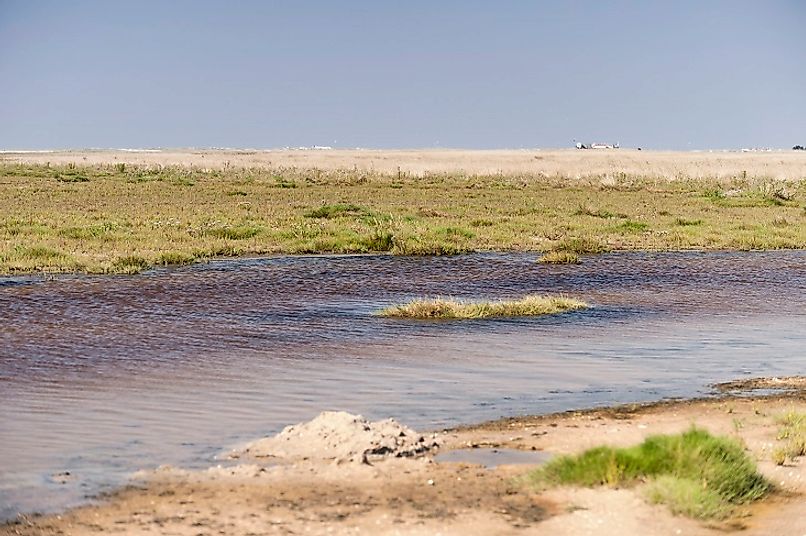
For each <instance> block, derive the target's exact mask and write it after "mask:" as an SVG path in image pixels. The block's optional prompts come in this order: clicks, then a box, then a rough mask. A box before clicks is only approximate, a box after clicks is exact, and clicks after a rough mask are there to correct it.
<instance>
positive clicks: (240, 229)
mask: <svg viewBox="0 0 806 536" xmlns="http://www.w3.org/2000/svg"><path fill="white" fill-rule="evenodd" d="M260 231H262V229H261V228H260V227H258V226H257V225H220V226H215V227H208V228H206V229H204V230H203V231H202V234H203V235H204V236H212V237H213V238H223V239H226V240H246V239H247V238H252V237H254V236H257V235H258V234H260Z"/></svg>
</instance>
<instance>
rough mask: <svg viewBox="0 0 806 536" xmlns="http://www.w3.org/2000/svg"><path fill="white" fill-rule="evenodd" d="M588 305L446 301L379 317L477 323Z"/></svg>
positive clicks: (563, 300) (540, 299) (418, 303)
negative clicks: (483, 320) (472, 321)
mask: <svg viewBox="0 0 806 536" xmlns="http://www.w3.org/2000/svg"><path fill="white" fill-rule="evenodd" d="M587 307H588V304H586V303H585V302H582V301H579V300H575V299H573V298H567V297H565V296H536V295H530V296H524V297H523V298H521V299H519V300H503V301H480V302H477V301H464V300H452V299H446V298H435V299H421V300H412V301H410V302H408V303H405V304H402V305H394V306H392V307H387V308H386V309H383V310H382V311H380V312H378V316H383V317H387V318H422V319H427V318H442V319H463V320H469V319H475V318H494V317H518V316H542V315H550V314H557V313H564V312H566V311H576V310H578V309H585V308H587Z"/></svg>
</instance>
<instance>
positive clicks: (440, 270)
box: [0, 251, 806, 519]
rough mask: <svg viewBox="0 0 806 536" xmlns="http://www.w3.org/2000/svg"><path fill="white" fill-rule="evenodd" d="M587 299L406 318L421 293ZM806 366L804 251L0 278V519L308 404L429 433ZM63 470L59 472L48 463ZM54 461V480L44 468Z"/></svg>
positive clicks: (293, 264)
mask: <svg viewBox="0 0 806 536" xmlns="http://www.w3.org/2000/svg"><path fill="white" fill-rule="evenodd" d="M526 293H564V294H568V295H571V296H575V297H579V298H582V299H584V300H586V301H588V302H589V303H591V305H592V308H591V309H589V310H585V311H579V312H573V313H567V314H562V315H557V316H551V317H542V318H532V319H500V320H480V321H412V320H392V319H382V318H378V317H375V316H373V312H374V311H376V310H378V309H380V308H382V307H384V306H386V305H389V304H392V303H395V302H400V301H404V300H407V299H409V298H413V297H422V296H456V297H466V298H484V299H497V298H511V297H518V296H521V295H523V294H526ZM804 369H806V252H804V251H781V252H763V253H760V252H759V253H620V254H607V255H600V256H594V257H589V258H585V259H584V263H583V264H582V265H579V266H547V265H540V264H537V263H535V256H534V255H532V254H474V255H466V256H458V257H438V258H409V257H390V256H321V257H277V258H264V259H244V260H228V261H220V262H213V263H210V264H205V265H198V266H192V267H188V268H182V269H165V270H155V271H152V272H150V273H147V274H143V275H140V276H132V277H129V276H107V277H88V276H59V277H57V278H56V280H51V281H45V280H42V279H41V278H36V277H22V278H5V279H3V278H0V459H2V463H0V519H2V518H10V517H13V516H14V515H16V514H17V513H18V512H30V511H52V510H57V509H61V508H64V507H67V506H70V505H74V504H78V503H80V502H82V501H84V500H86V496H91V495H93V494H96V493H98V492H99V491H104V490H107V489H110V488H111V487H112V486H116V485H119V484H121V483H122V482H124V481H125V479H126V475H127V474H129V473H130V472H132V471H134V470H137V469H140V468H148V467H155V466H157V465H160V464H165V463H170V464H177V465H181V466H184V467H201V466H205V465H209V464H210V463H213V461H214V456H215V455H216V454H217V453H219V452H220V451H222V450H223V449H225V448H227V447H229V446H231V445H234V444H237V443H239V442H242V441H245V440H248V439H253V438H256V437H260V436H262V435H266V434H271V433H275V432H277V431H279V430H280V429H281V428H282V427H283V426H285V425H286V424H292V423H296V422H300V421H303V420H307V419H310V418H312V417H314V416H315V415H316V414H318V413H319V412H320V411H322V410H324V409H341V410H346V411H351V412H355V413H361V414H363V415H365V416H366V417H369V418H373V419H374V418H384V417H390V416H391V417H395V418H397V419H398V420H400V421H402V422H404V423H405V424H408V425H410V426H412V427H415V428H418V429H422V430H428V429H439V428H442V427H447V426H451V425H456V424H461V423H471V422H478V421H483V420H488V419H494V418H497V417H500V416H510V415H518V414H535V413H546V412H552V411H559V410H566V409H572V408H583V407H590V406H596V405H607V404H614V403H621V402H632V401H647V400H656V399H661V398H665V397H677V396H693V395H701V394H706V393H709V392H710V391H709V388H708V385H709V384H711V383H713V382H717V381H723V380H729V379H735V378H740V377H742V376H745V375H752V376H772V375H791V374H803V373H804ZM64 473H69V474H64ZM54 475H58V476H54Z"/></svg>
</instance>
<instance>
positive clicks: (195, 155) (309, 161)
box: [0, 149, 806, 180]
mask: <svg viewBox="0 0 806 536" xmlns="http://www.w3.org/2000/svg"><path fill="white" fill-rule="evenodd" d="M2 161H6V162H19V163H36V164H45V163H50V164H52V165H65V164H68V163H75V164H77V165H99V164H100V165H102V164H118V163H126V164H135V165H143V166H172V165H176V166H193V167H199V168H207V169H227V168H231V167H256V168H290V167H293V168H301V169H320V170H340V169H344V170H362V171H375V172H380V173H392V174H394V173H398V172H400V173H407V174H411V175H417V176H420V175H423V174H426V173H432V174H433V173H466V174H471V175H477V174H478V175H490V174H492V175H495V174H504V175H543V176H549V177H555V176H562V177H571V178H574V177H589V176H602V175H604V176H618V175H619V174H626V175H634V176H643V177H652V178H668V179H676V178H680V177H687V178H694V179H701V178H709V179H710V178H722V179H736V178H739V179H742V178H773V179H782V180H790V179H803V178H806V152H804V151H780V152H769V153H766V152H758V153H741V152H721V151H720V152H671V151H637V150H631V149H618V150H595V151H578V150H574V149H567V150H563V149H559V150H558V149H554V150H538V149H522V150H512V149H510V150H464V149H419V150H369V149H337V150H326V151H315V150H314V151H304V150H282V149H278V150H209V149H208V150H175V149H166V150H159V151H141V152H138V151H127V150H77V151H54V152H38V153H31V152H27V153H25V152H21V153H12V152H6V153H2V154H0V162H2Z"/></svg>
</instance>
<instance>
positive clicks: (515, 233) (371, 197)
mask: <svg viewBox="0 0 806 536" xmlns="http://www.w3.org/2000/svg"><path fill="white" fill-rule="evenodd" d="M79 177H81V178H84V179H86V181H84V180H83V179H81V178H79ZM65 178H66V179H68V180H67V181H65V180H63V179H65ZM74 179H75V180H74ZM79 181H80V182H79ZM770 200H775V201H774V202H773V201H770ZM804 206H806V181H801V182H792V183H787V184H786V185H785V186H781V185H779V184H777V183H776V182H775V181H772V180H768V179H765V178H764V177H755V178H754V177H749V178H748V177H744V178H739V179H734V180H730V181H727V180H725V179H702V178H698V179H693V178H692V179H687V178H685V177H680V176H675V177H674V180H665V179H661V178H657V177H643V176H634V175H626V174H623V175H618V176H617V177H615V178H614V177H612V176H608V177H601V178H598V179H597V178H596V177H588V178H585V179H580V178H576V177H571V176H559V175H558V176H534V175H518V174H512V175H502V174H492V175H467V174H463V173H434V174H424V175H422V176H413V175H407V174H401V175H398V174H397V173H390V174H383V173H376V172H369V171H362V170H352V169H350V170H309V169H296V168H282V169H264V168H235V167H230V168H228V169H225V170H216V169H200V168H198V167H192V168H191V167H180V166H175V167H172V166H166V167H158V166H151V167H148V166H138V165H133V164H128V163H127V164H124V165H120V163H110V164H108V165H92V166H89V165H87V166H80V165H73V166H52V165H21V164H8V163H6V164H4V163H1V162H0V273H27V272H36V271H81V272H91V273H110V272H124V273H130V272H131V271H132V270H133V269H134V268H136V267H137V266H139V264H137V263H135V264H130V263H129V264H126V263H122V262H120V260H119V259H123V258H126V257H140V258H142V259H143V260H145V262H146V264H147V265H148V266H157V265H162V264H186V263H188V262H197V261H203V260H205V259H209V258H212V257H216V256H219V255H247V254H248V255H261V254H279V253H292V254H293V253H369V252H384V253H391V254H394V255H454V254H460V253H465V252H470V251H535V252H543V253H545V252H549V251H564V252H568V253H574V254H577V255H583V254H595V253H601V252H605V251H629V250H677V249H706V250H711V249H739V250H750V249H777V248H804V247H806V210H804ZM29 248H45V249H46V250H49V251H56V252H58V253H59V254H58V255H39V254H33V255H30V254H29V253H26V252H25V251H24V250H26V249H29ZM166 254H170V255H173V256H176V257H175V259H171V258H166V257H164V255H166ZM173 260H179V261H180V262H173Z"/></svg>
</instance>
